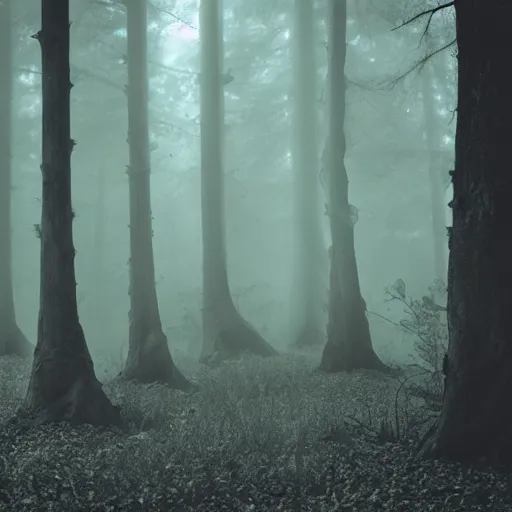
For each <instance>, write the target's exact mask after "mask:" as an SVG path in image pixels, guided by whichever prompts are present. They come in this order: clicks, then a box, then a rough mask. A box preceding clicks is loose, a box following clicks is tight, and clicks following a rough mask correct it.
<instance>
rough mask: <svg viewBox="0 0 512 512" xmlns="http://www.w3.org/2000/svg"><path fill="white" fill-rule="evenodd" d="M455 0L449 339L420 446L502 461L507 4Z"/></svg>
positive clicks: (510, 188) (509, 277)
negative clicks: (438, 396)
mask: <svg viewBox="0 0 512 512" xmlns="http://www.w3.org/2000/svg"><path fill="white" fill-rule="evenodd" d="M453 4H454V5H455V13H456V31H457V45H458V107H457V126H456V138H455V170H454V172H453V174H452V183H453V201H452V203H451V205H452V209H453V227H452V230H451V232H450V236H449V247H450V256H449V270H448V305H447V312H448V328H449V347H448V354H447V357H446V359H445V364H444V367H445V368H444V369H445V374H446V380H445V393H444V400H443V408H442V412H441V416H440V418H439V421H438V423H437V425H436V427H435V429H433V431H432V432H431V436H429V437H428V439H427V441H426V442H425V443H424V446H423V448H422V453H423V454H430V455H434V456H440V457H448V458H452V459H456V460H468V459H470V460H478V459H480V458H487V459H488V460H490V461H493V462H503V463H508V464H510V462H511V461H512V436H511V434H510V432H511V429H512V408H511V407H510V406H509V404H508V400H509V397H510V396H512V336H511V324H510V312H511V311H512V294H511V293H510V290H511V289H512V266H511V261H512V236H511V234H510V220H509V219H510V204H511V203H510V198H511V197H512V174H511V172H510V135H511V129H510V125H511V120H512V95H511V94H510V85H511V81H510V73H509V69H508V66H507V60H506V59H507V58H508V54H509V45H510V19H511V18H512V4H511V3H510V2H503V1H501V0H489V1H487V2H485V3H484V2H477V1H466V0H458V1H457V0H456V1H455V2H453ZM450 5H451V4H450ZM427 14H428V13H427Z"/></svg>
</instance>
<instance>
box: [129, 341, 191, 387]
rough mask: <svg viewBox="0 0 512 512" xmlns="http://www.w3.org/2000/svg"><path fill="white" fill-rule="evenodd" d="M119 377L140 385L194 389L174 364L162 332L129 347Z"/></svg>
mask: <svg viewBox="0 0 512 512" xmlns="http://www.w3.org/2000/svg"><path fill="white" fill-rule="evenodd" d="M120 377H122V378H126V379H130V380H136V381H138V382H141V383H151V382H159V383H161V384H167V385H168V386H170V387H171V388H174V389H181V390H182V391H191V390H193V389H194V388H195V386H194V385H193V384H192V383H191V382H190V381H189V380H187V378H186V377H185V376H184V375H183V374H182V373H181V372H180V370H179V369H178V368H177V366H176V365H175V364H174V361H173V360H172V357H171V354H170V352H169V347H168V345H167V338H166V336H165V334H164V333H163V332H160V333H157V334H155V333H154V332H153V333H151V334H150V335H149V336H148V337H147V338H146V340H145V341H144V342H143V343H133V344H131V345H130V351H129V353H128V358H127V361H126V366H125V368H124V370H123V371H122V373H121V374H120Z"/></svg>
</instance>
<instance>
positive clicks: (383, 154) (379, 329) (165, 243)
mask: <svg viewBox="0 0 512 512" xmlns="http://www.w3.org/2000/svg"><path fill="white" fill-rule="evenodd" d="M105 3H108V2H91V3H89V2H78V1H74V2H71V4H72V16H71V17H72V19H73V20H74V23H73V25H72V29H71V38H72V43H71V44H72V48H71V63H72V68H71V74H72V81H73V83H74V84H75V87H74V88H73V90H72V136H73V138H74V139H75V140H76V141H77V146H76V148H75V151H74V153H73V158H72V179H73V181H72V185H73V204H74V209H75V212H76V219H75V222H74V240H75V247H76V250H77V256H76V271H77V283H78V298H79V313H80V320H81V323H82V325H83V328H84V331H85V334H86V339H87V342H88V345H89V346H90V348H91V350H92V352H93V356H94V354H95V353H99V352H103V351H108V352H111V353H113V354H124V355H120V356H119V358H120V360H122V359H124V356H125V355H126V351H127V343H128V341H127V340H128V317H127V314H128V310H129V297H128V282H129V266H128V258H129V229H128V223H129V221H128V206H129V205H128V178H127V175H126V165H127V163H128V145H127V143H126V138H127V108H126V95H125V94H124V87H125V84H126V82H127V74H126V64H125V62H124V61H125V58H124V56H125V55H126V38H125V36H126V32H125V30H124V28H123V27H124V24H125V19H124V14H123V13H122V11H119V9H117V8H116V7H115V6H112V7H109V6H105V5H104V4H105ZM32 4H34V5H32ZM35 4H36V2H25V3H23V2H20V5H19V6H18V5H16V6H14V8H15V10H16V11H17V12H16V13H15V14H16V20H17V22H16V25H15V29H14V30H15V37H16V41H17V45H16V46H15V50H16V51H15V98H14V102H15V103H14V105H15V107H14V113H15V118H14V126H13V130H14V146H13V155H12V156H13V184H14V190H13V202H12V208H13V229H12V234H13V235H12V236H13V252H14V269H13V271H14V287H15V300H16V310H17V319H18V324H19V326H20V327H21V329H22V330H23V331H24V333H25V334H26V335H27V337H28V338H29V339H30V340H35V339H36V337H37V336H36V328H37V315H38V309H39V292H38V290H39V251H40V241H39V240H38V238H37V237H36V234H35V232H34V225H36V224H38V223H39V222H40V215H41V197H40V196H41V172H40V169H39V165H40V158H41V157H40V155H41V147H40V141H41V87H40V48H39V46H38V44H37V43H36V42H34V41H33V40H31V39H30V38H29V37H28V36H29V35H31V34H33V33H35V32H37V30H38V29H39V19H40V18H39V17H40V13H39V11H38V9H39V5H35ZM317 4H318V5H317V10H318V12H319V16H318V20H319V21H318V26H317V29H318V30H317V34H316V37H317V40H318V41H317V42H318V44H317V49H316V50H317V51H316V57H317V66H318V74H317V78H318V80H317V86H318V94H317V96H318V118H317V119H316V120H311V122H315V123H317V126H318V134H319V159H320V152H321V149H322V147H323V143H324V139H325V136H326V122H325V101H326V99H325V97H326V94H325V87H324V85H325V81H326V72H327V52H326V48H325V41H326V27H325V24H324V23H323V21H321V20H323V19H324V16H323V15H322V13H324V11H325V6H324V5H323V3H322V2H317ZM258 5H259V4H258ZM362 5H366V8H367V9H368V13H367V15H364V20H365V21H364V23H363V22H361V21H360V20H358V19H357V16H358V15H360V14H358V10H356V9H350V8H349V14H348V15H349V24H348V45H347V67H346V76H347V120H346V125H345V132H346V136H347V155H346V165H347V171H348V176H349V180H350V190H349V200H350V203H351V204H352V205H354V206H355V207H356V208H357V213H358V219H357V223H356V225H355V240H356V255H357V260H358V268H359V277H360V283H361V289H362V295H363V297H364V298H365V301H366V304H367V309H368V312H369V315H368V318H369V321H370V327H371V331H372V337H373V343H374V346H375V349H376V351H377V352H378V353H379V355H381V356H382V357H383V359H385V360H386V361H398V360H404V359H406V358H407V357H408V356H409V353H410V352H411V347H412V340H411V339H409V338H408V337H407V336H406V334H405V333H404V332H402V331H401V330H399V329H397V328H396V326H394V325H392V324H391V323H389V322H387V321H386V320H384V319H382V318H381V317H379V316H377V315H374V314H372V313H378V314H379V315H381V316H383V317H386V318H388V319H390V320H392V321H393V322H399V321H400V319H401V318H402V316H403V311H402V310H403V306H401V305H400V304H396V303H393V302H386V300H385V299H386V295H385V288H386V287H388V286H390V285H392V284H393V282H395V281H396V280H397V279H399V278H400V279H403V281H404V282H405V283H406V286H407V294H408V295H410V296H412V297H421V296H422V295H424V294H426V293H427V290H428V287H429V285H431V283H432V282H433V281H434V279H435V278H436V277H437V276H436V270H435V264H434V249H433V247H434V235H433V227H432V210H433V207H432V199H431V182H430V181H429V165H432V159H435V163H434V165H435V166H437V168H438V172H439V173H441V174H442V175H443V176H446V181H445V182H443V186H444V189H443V193H444V197H443V202H444V204H446V203H447V202H448V200H449V199H450V194H451V192H450V190H449V188H448V185H447V183H448V179H447V175H448V170H450V169H451V168H452V166H453V143H454V131H455V121H454V119H453V117H454V114H453V112H454V108H455V103H456V67H455V60H454V55H453V52H451V50H450V49H448V50H445V51H443V52H440V53H439V54H437V55H436V56H435V57H433V58H432V59H431V60H430V62H429V63H428V65H426V66H419V68H417V69H416V70H414V71H412V72H410V73H407V72H408V71H409V70H410V69H411V68H413V67H414V66H415V65H416V64H417V63H418V62H419V61H420V60H421V59H422V58H423V57H424V56H425V54H426V53H428V52H429V51H430V50H429V49H428V48H429V47H431V48H438V47H440V46H442V45H443V44H445V43H446V42H448V41H449V40H450V38H451V36H452V32H453V26H452V25H451V24H447V22H446V20H445V19H444V18H443V17H439V18H438V19H436V20H435V21H434V22H433V24H432V29H431V34H430V36H429V40H428V45H427V44H425V43H423V44H422V43H421V41H420V39H421V35H422V27H416V26H415V25H414V24H413V25H412V26H407V27H404V28H402V29H400V30H396V31H391V29H392V28H393V27H394V26H395V25H396V23H395V22H396V21H399V20H398V19H395V17H396V16H395V15H394V14H393V12H391V11H390V12H388V11H386V9H385V8H384V7H383V8H382V12H381V11H377V10H370V8H369V7H368V5H369V4H366V3H365V4H362ZM224 10H225V15H224V22H225V28H224V41H225V43H224V49H225V56H224V66H225V69H230V70H231V73H232V75H233V76H234V80H233V81H232V82H230V83H229V84H227V85H226V86H225V89H224V91H225V119H226V121H225V122H226V130H225V131H226V133H225V152H224V163H225V168H224V175H225V184H224V185H225V211H226V242H227V261H228V271H229V278H230V285H231V290H232V294H233V297H234V300H235V303H236V305H237V306H238V308H239V309H240V311H241V312H242V313H243V315H244V316H245V317H246V318H247V319H248V320H249V321H250V322H251V323H252V324H253V325H254V326H255V327H256V328H257V329H258V330H259V331H260V332H261V333H262V334H263V335H264V336H265V338H266V339H267V340H268V341H269V342H270V343H271V344H272V345H274V346H275V347H276V348H278V349H279V350H284V349H286V348H287V347H289V344H290V341H291V332H292V331H293V326H292V325H291V319H292V317H293V314H292V311H291V308H292V306H291V305H292V304H293V300H292V290H293V279H294V276H295V273H294V272H295V270H294V264H295V261H296V251H297V249H296V243H295V239H294V233H295V228H296V217H295V213H294V212H295V210H294V181H295V179H296V176H295V174H294V172H293V168H292V159H291V151H292V143H291V134H292V118H293V115H292V114H293V102H292V99H293V73H292V59H291V55H290V48H291V43H290V40H291V36H290V30H291V26H292V23H293V16H292V11H291V8H290V6H289V5H288V2H262V3H261V5H259V6H256V5H254V6H253V3H252V2H242V1H241V0H225V2H224ZM106 13H108V15H106ZM405 14H406V13H405ZM405 14H404V15H403V17H404V18H405V17H406V16H405ZM149 17H150V25H149V83H150V130H151V133H150V140H151V149H152V152H151V167H152V168H151V173H152V174H151V196H152V197H151V201H152V214H153V218H154V220H153V233H154V237H153V244H154V254H155V267H156V282H157V294H158V298H159V305H160V313H161V317H162V322H163V326H164V331H165V333H166V334H167V337H168V340H169V343H170V347H171V351H172V352H173V354H175V353H177V352H178V353H179V352H181V353H185V354H189V355H191V356H194V357H196V356H198V355H199V352H200V347H201V343H202V336H201V293H202V291H201V287H202V281H201V259H202V254H201V194H200V138H199V80H198V71H199V42H198V30H197V27H198V6H197V4H196V2H195V1H187V0H177V1H176V2H175V4H174V6H173V7H172V12H171V9H170V8H169V6H168V5H165V3H164V2H160V3H158V2H153V3H152V4H151V7H150V9H149ZM401 17H402V16H401ZM429 45H431V46H429ZM406 73H407V74H406ZM425 73H426V74H427V75H428V76H427V80H426V82H427V84H428V86H429V87H430V91H429V93H431V95H432V98H433V109H434V117H435V119H436V126H435V130H436V133H435V141H434V143H433V144H434V147H433V148H432V146H429V144H428V140H427V125H426V116H425V103H426V102H425V89H424V82H423V81H424V75H423V74H425ZM403 75H406V76H405V77H403V78H400V77H401V76H403ZM318 194H319V197H320V198H321V200H320V206H321V211H319V212H318V214H319V218H322V219H323V221H322V222H323V224H322V225H323V234H324V249H325V260H326V261H327V251H328V248H329V246H330V243H331V242H330V234H329V221H328V217H327V216H325V215H324V204H325V202H326V194H325V182H324V180H322V173H321V169H320V168H319V169H318ZM444 215H445V218H446V224H447V225H449V224H450V217H449V210H448V208H446V211H445V212H444ZM446 253H447V248H446ZM327 285H328V272H327V271H326V274H325V289H326V300H327Z"/></svg>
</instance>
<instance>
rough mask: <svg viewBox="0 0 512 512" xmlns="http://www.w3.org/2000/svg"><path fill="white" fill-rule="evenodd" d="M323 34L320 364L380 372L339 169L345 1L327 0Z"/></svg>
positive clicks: (345, 185) (326, 368) (342, 135)
mask: <svg viewBox="0 0 512 512" xmlns="http://www.w3.org/2000/svg"><path fill="white" fill-rule="evenodd" d="M329 14H330V34H329V77H330V84H329V100H328V101H329V102H330V109H329V110H330V119H329V137H328V144H327V146H328V150H327V153H328V162H329V180H328V181H329V187H328V188H329V215H330V221H331V237H332V248H331V251H330V253H331V269H330V290H329V320H328V327H327V343H326V345H325V348H324V352H323V354H322V361H321V364H320V367H321V368H322V369H323V370H324V371H327V372H340V371H350V370H355V369H359V368H367V369H375V370H385V369H386V366H385V365H384V364H383V363H382V361H381V360H380V359H379V357H378V356H377V354H376V353H375V351H374V350H373V347H372V341H371V336H370V328H369V325H368V320H367V318H366V305H365V302H364V300H363V298H362V296H361V290H360V287H359V276H358V271H357V262H356V255H355V246H354V220H353V219H352V215H351V208H350V205H349V202H348V176H347V171H346V169H345V163H344V158H345V150H346V142H345V132H344V123H345V58H346V23H347V3H346V0H330V13H329Z"/></svg>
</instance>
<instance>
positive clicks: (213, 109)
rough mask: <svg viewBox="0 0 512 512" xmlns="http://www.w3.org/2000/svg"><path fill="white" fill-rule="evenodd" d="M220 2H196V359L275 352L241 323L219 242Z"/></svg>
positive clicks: (221, 211) (221, 240) (221, 214)
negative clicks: (199, 248)
mask: <svg viewBox="0 0 512 512" xmlns="http://www.w3.org/2000/svg"><path fill="white" fill-rule="evenodd" d="M221 27H222V22H221V8H220V0H208V1H205V2H201V6H200V38H201V75H200V80H201V83H200V86H201V87H200V90H201V213H202V234H203V349H202V354H201V360H202V361H204V362H207V361H211V360H212V359H213V358H215V359H223V358H229V357H237V356H238V355H240V354H241V353H242V352H245V351H247V352H251V353H254V354H257V355H261V356H272V355H275V354H276V353H277V352H276V350H275V349H274V348H273V347H272V346H271V345H270V344H269V343H267V342H266V341H265V340H264V339H263V338H262V336H261V335H260V334H259V333H258V332H257V331H256V330H255V329H254V327H252V326H251V325H250V324H249V323H248V322H246V321H245V320H244V319H243V318H242V317H241V315H240V314H239V312H238V311H237V309H236V308H235V305H234V303H233V300H232V298H231V294H230V291H229V284H228V275H227V268H226V249H225V241H224V198H223V174H222V146H223V125H224V93H223V89H222V84H221V75H222V28H221Z"/></svg>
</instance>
